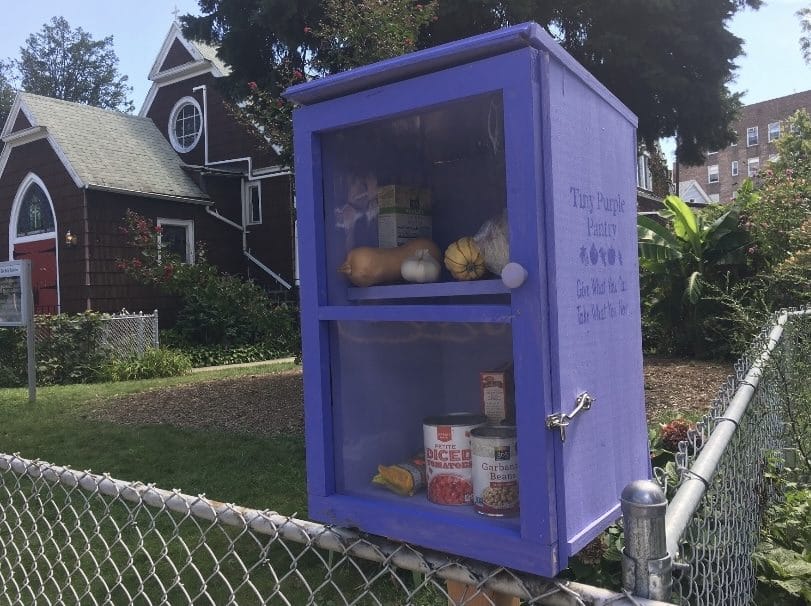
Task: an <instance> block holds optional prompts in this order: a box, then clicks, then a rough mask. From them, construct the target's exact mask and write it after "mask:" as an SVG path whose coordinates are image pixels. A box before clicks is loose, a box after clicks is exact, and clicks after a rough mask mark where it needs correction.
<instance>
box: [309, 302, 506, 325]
mask: <svg viewBox="0 0 811 606" xmlns="http://www.w3.org/2000/svg"><path fill="white" fill-rule="evenodd" d="M316 317H317V318H318V319H319V320H366V321H369V322H374V321H392V322H419V321H421V320H422V321H428V322H491V323H496V324H505V323H509V322H510V321H511V320H513V312H512V308H511V307H510V306H509V305H357V306H355V305H342V306H335V305H333V306H329V307H321V308H319V309H318V313H317V316H316Z"/></svg>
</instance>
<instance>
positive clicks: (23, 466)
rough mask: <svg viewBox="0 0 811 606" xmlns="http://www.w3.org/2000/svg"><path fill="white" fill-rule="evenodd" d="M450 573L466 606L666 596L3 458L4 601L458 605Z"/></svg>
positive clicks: (650, 605) (0, 596) (0, 549)
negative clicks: (519, 569) (548, 575)
mask: <svg viewBox="0 0 811 606" xmlns="http://www.w3.org/2000/svg"><path fill="white" fill-rule="evenodd" d="M448 580H450V581H451V582H454V581H455V582H457V583H460V584H463V585H466V586H467V587H468V588H467V589H466V590H465V589H462V590H461V593H460V594H456V595H457V598H456V599H457V601H456V602H454V603H455V604H460V605H461V604H471V605H472V604H476V605H477V606H478V605H479V604H493V605H495V606H503V605H505V604H513V603H514V602H512V601H509V600H510V598H508V597H507V596H517V597H519V598H520V599H521V603H522V604H551V605H594V606H597V605H603V604H605V605H607V604H613V605H622V604H642V605H647V606H655V605H656V604H661V603H659V602H654V601H650V600H643V599H639V598H632V597H629V596H627V595H624V594H617V593H614V592H611V591H608V590H604V589H600V588H597V587H591V586H587V585H580V584H577V583H568V584H567V583H565V582H561V581H558V580H553V579H544V578H540V577H535V576H532V575H525V574H519V573H516V572H513V571H510V570H506V569H504V568H500V567H494V566H492V565H488V564H484V563H481V562H475V561H471V560H462V559H458V558H454V557H451V556H448V555H447V554H442V553H438V552H432V551H426V550H420V549H417V548H415V547H413V546H410V545H406V544H402V543H396V542H393V541H389V540H386V539H383V538H380V537H371V536H366V535H362V534H360V533H357V532H354V531H351V530H347V529H341V528H334V527H328V526H323V525H321V524H317V523H314V522H309V521H306V520H300V519H296V518H293V517H288V516H283V515H279V514H277V513H275V512H272V511H259V510H255V509H248V508H244V507H239V506H236V505H231V504H226V503H220V502H217V501H213V500H210V499H207V498H205V497H204V496H197V497H194V496H190V495H186V494H183V493H181V492H180V491H179V490H173V491H167V490H161V489H159V488H156V487H154V486H152V485H145V484H141V483H137V482H136V483H129V482H123V481H120V480H115V479H113V478H111V477H109V476H108V475H96V474H93V473H90V472H87V471H85V472H80V471H75V470H72V469H69V468H66V467H59V466H56V465H51V464H48V463H44V462H41V461H32V460H26V459H23V458H21V457H19V456H15V455H0V604H8V605H14V606H17V605H23V604H25V605H27V604H94V605H95V604H146V605H151V604H172V605H177V604H211V605H217V606H219V605H222V604H285V605H288V606H299V605H301V604H318V605H325V606H333V605H339V604H353V605H354V604H358V605H367V604H368V605H381V606H391V605H397V604H414V605H416V606H435V605H436V606H440V605H441V606H445V605H446V604H448V603H449V602H448V600H449V594H448V592H449V588H448V585H447V584H446V583H447V582H448ZM494 591H495V592H498V593H500V594H502V595H501V596H500V597H496V596H495V595H494V594H493V593H492V592H494ZM477 600H478V601H477Z"/></svg>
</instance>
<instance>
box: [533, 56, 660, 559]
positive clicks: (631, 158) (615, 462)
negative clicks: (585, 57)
mask: <svg viewBox="0 0 811 606" xmlns="http://www.w3.org/2000/svg"><path fill="white" fill-rule="evenodd" d="M543 81H545V82H546V83H547V85H546V86H545V87H542V89H543V90H545V91H546V96H547V98H546V102H545V104H546V105H547V107H548V108H549V112H550V116H551V119H550V121H549V131H548V138H547V140H546V144H547V145H548V153H547V154H546V156H547V157H548V158H549V159H550V166H549V169H548V171H547V172H548V174H549V175H551V177H552V182H551V184H550V188H551V196H550V197H551V199H553V200H555V204H554V205H552V206H550V207H548V211H549V212H548V213H547V220H548V222H549V228H548V230H547V234H548V235H549V237H550V241H549V246H548V248H547V251H548V258H549V260H550V263H549V281H550V286H551V288H550V319H551V323H552V326H553V327H554V330H553V334H552V350H553V351H554V352H555V355H554V356H553V359H552V377H553V399H554V400H555V401H556V402H558V403H559V404H558V406H559V407H560V410H561V411H562V412H568V411H570V410H571V409H573V408H574V404H575V399H576V398H577V396H578V395H579V394H580V393H582V392H584V391H588V392H589V393H590V394H591V395H593V396H594V397H595V398H596V399H597V403H596V404H595V405H594V406H593V407H592V409H591V410H589V411H588V412H586V413H583V414H582V415H580V416H579V417H578V418H577V420H576V421H575V422H573V423H572V424H571V426H570V427H569V428H568V430H567V439H566V442H565V443H563V442H561V441H560V440H556V441H555V447H556V449H557V453H556V457H555V460H556V465H557V476H558V477H559V478H561V479H562V484H563V486H564V489H563V491H559V494H558V507H557V510H558V520H559V533H560V535H561V536H562V538H564V541H563V542H564V543H565V544H566V545H567V548H566V549H567V550H568V552H569V553H574V552H576V551H577V550H578V549H580V548H582V547H583V546H584V545H585V544H586V543H588V542H589V541H590V540H591V539H592V538H594V537H595V536H596V535H597V534H599V532H600V531H601V530H602V529H603V528H604V527H605V525H606V524H607V523H609V522H610V521H611V520H612V519H615V518H617V517H618V516H619V510H618V499H617V497H618V495H619V494H620V492H621V491H622V488H623V487H624V486H625V485H626V484H627V483H628V482H630V481H632V480H634V479H638V478H644V477H648V475H649V465H650V463H649V454H648V445H647V427H646V422H645V414H644V396H643V384H642V343H641V331H640V326H641V318H640V304H639V283H638V276H639V269H638V265H637V243H636V182H635V175H634V173H633V171H631V170H630V167H631V165H632V164H634V163H635V160H636V136H635V129H634V126H635V123H634V122H633V121H630V120H629V119H628V117H627V116H626V115H625V113H624V112H618V111H616V109H615V108H614V107H612V106H611V105H610V104H605V103H603V101H602V100H601V99H600V98H598V97H595V96H594V95H593V94H592V91H591V90H589V88H588V87H586V86H585V85H584V84H583V83H582V81H580V80H579V79H578V78H575V77H573V76H572V74H571V73H570V71H569V70H568V69H566V67H565V66H562V65H560V64H556V63H553V64H550V65H549V68H548V71H546V72H545V74H544V80H543ZM543 81H542V82H543ZM596 461H600V462H602V464H601V465H595V462H596ZM598 520H599V523H596V521H598Z"/></svg>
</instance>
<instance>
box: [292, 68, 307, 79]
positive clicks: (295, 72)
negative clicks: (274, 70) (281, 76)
mask: <svg viewBox="0 0 811 606" xmlns="http://www.w3.org/2000/svg"><path fill="white" fill-rule="evenodd" d="M293 77H294V78H295V79H296V80H304V73H303V72H302V71H301V70H300V69H294V70H293Z"/></svg>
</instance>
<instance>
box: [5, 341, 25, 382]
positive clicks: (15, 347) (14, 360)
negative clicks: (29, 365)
mask: <svg viewBox="0 0 811 606" xmlns="http://www.w3.org/2000/svg"><path fill="white" fill-rule="evenodd" d="M25 380H26V346H25V331H24V330H22V329H20V328H0V387H18V386H20V385H22V384H23V383H24V382H25Z"/></svg>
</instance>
